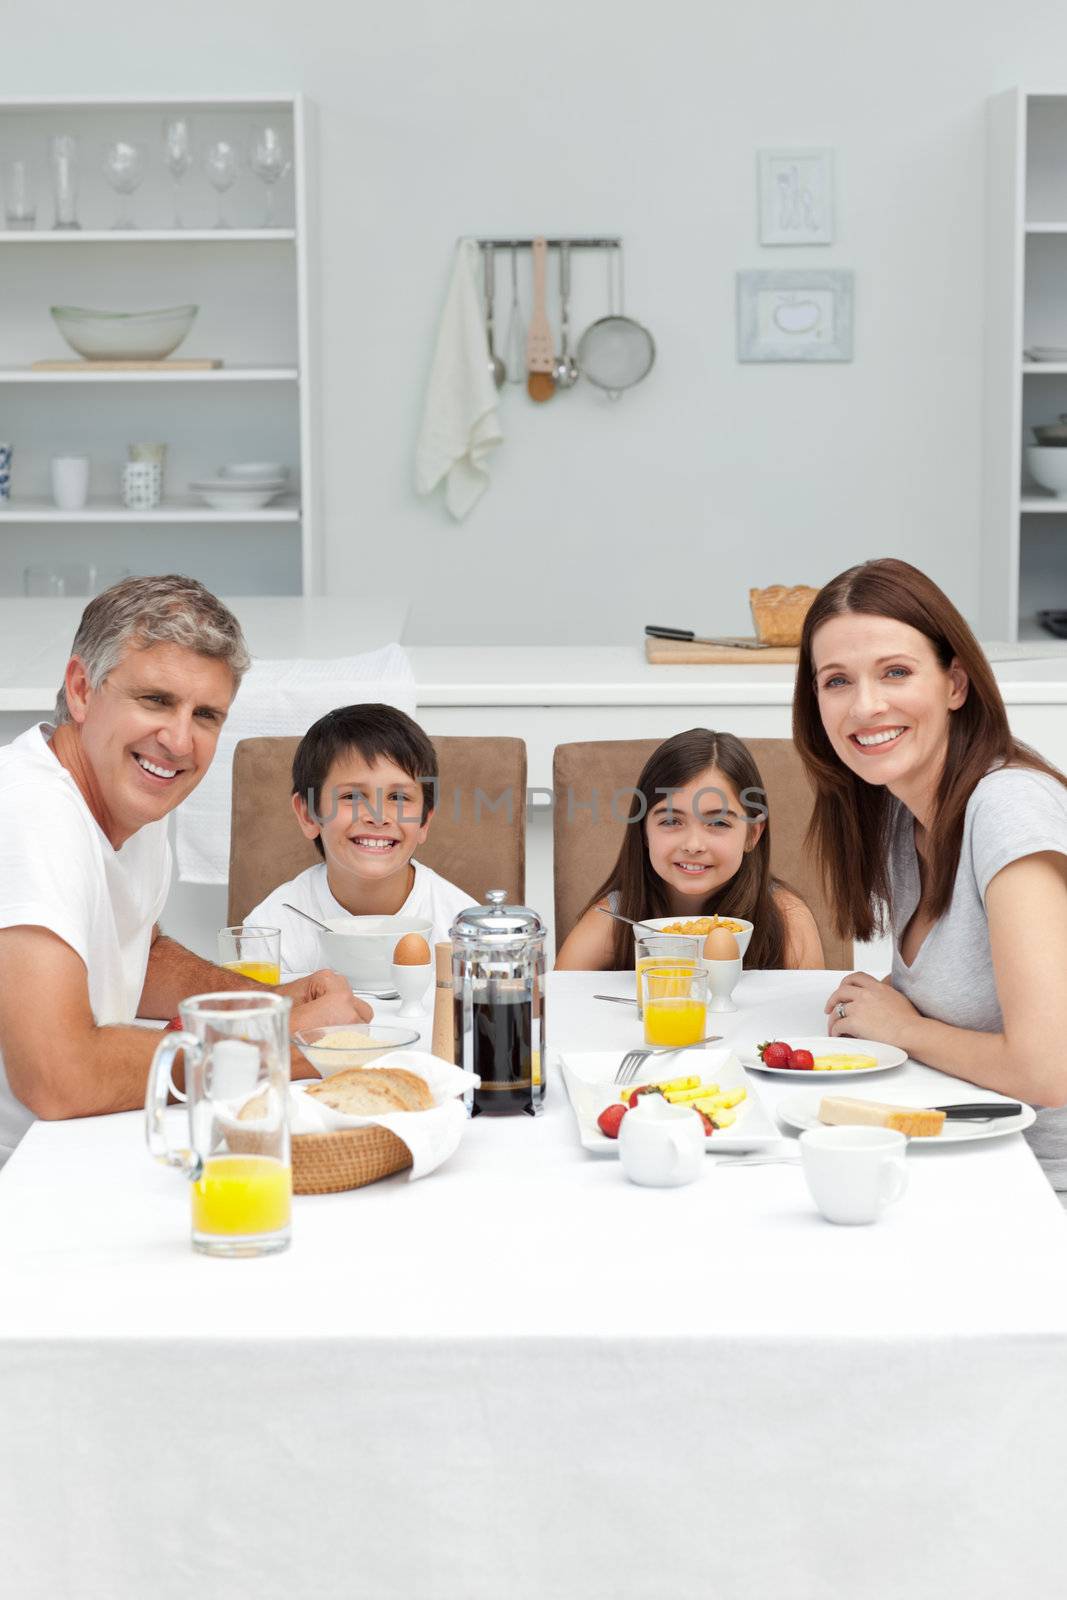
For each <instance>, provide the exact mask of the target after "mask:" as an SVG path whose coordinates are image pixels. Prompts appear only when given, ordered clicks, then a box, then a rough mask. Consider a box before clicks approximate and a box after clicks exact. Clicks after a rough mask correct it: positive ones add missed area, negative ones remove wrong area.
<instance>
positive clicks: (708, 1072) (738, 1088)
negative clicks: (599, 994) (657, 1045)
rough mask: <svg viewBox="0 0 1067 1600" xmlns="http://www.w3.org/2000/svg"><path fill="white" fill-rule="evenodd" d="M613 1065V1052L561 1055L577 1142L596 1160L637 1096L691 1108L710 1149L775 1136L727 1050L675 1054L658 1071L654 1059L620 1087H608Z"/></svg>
mask: <svg viewBox="0 0 1067 1600" xmlns="http://www.w3.org/2000/svg"><path fill="white" fill-rule="evenodd" d="M619 1060H620V1053H619V1051H618V1050H586V1051H573V1052H568V1053H566V1054H564V1055H562V1056H561V1061H562V1066H563V1079H564V1082H565V1083H566V1085H567V1093H568V1095H569V1096H570V1101H571V1105H572V1106H573V1107H574V1114H575V1116H576V1117H577V1119H578V1136H579V1138H580V1139H581V1142H582V1145H583V1146H584V1148H585V1149H586V1150H591V1151H592V1152H593V1153H594V1154H595V1155H611V1154H612V1153H614V1152H615V1151H617V1150H618V1139H619V1127H620V1125H621V1124H622V1121H623V1118H624V1117H625V1116H626V1114H627V1112H628V1111H629V1110H630V1109H631V1108H632V1106H633V1105H634V1104H636V1102H637V1099H638V1098H639V1097H640V1096H641V1095H643V1094H662V1095H663V1097H664V1099H666V1100H670V1101H671V1102H672V1104H674V1105H688V1106H691V1107H692V1110H693V1115H694V1116H699V1117H700V1119H701V1121H702V1123H703V1125H704V1134H705V1138H706V1142H707V1147H708V1149H709V1150H711V1149H714V1150H721V1151H723V1152H724V1153H726V1152H729V1151H738V1150H760V1149H763V1148H764V1147H765V1146H767V1145H770V1144H776V1143H777V1142H778V1140H779V1139H780V1138H781V1134H780V1133H779V1131H778V1129H777V1128H776V1126H775V1124H774V1122H773V1121H772V1120H771V1118H770V1117H769V1116H768V1114H767V1112H766V1111H765V1110H764V1107H763V1105H762V1103H761V1101H760V1099H759V1096H758V1094H757V1093H756V1090H755V1087H754V1085H753V1084H752V1083H750V1081H749V1079H748V1075H747V1074H746V1072H745V1069H744V1068H743V1067H742V1065H741V1063H740V1062H739V1061H738V1059H737V1057H736V1056H735V1055H734V1053H733V1051H732V1050H679V1051H677V1052H676V1053H672V1054H671V1055H670V1056H668V1057H667V1058H666V1060H661V1061H660V1062H659V1064H658V1069H657V1064H656V1062H655V1060H654V1058H653V1059H652V1060H649V1061H646V1062H645V1066H644V1069H643V1070H642V1071H641V1072H639V1074H638V1077H637V1079H636V1080H635V1082H633V1083H631V1084H626V1085H620V1084H617V1083H616V1082H615V1073H616V1072H617V1071H618V1067H619ZM668 1063H669V1067H668ZM665 1068H667V1070H664V1069H665Z"/></svg>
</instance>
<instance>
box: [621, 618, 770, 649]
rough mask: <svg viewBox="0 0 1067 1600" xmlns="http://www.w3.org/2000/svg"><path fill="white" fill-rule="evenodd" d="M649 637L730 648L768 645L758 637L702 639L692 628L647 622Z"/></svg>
mask: <svg viewBox="0 0 1067 1600" xmlns="http://www.w3.org/2000/svg"><path fill="white" fill-rule="evenodd" d="M645 634H646V636H647V637H648V638H649V639H679V640H681V642H682V643H683V644H717V645H727V646H729V648H730V649H731V650H767V649H769V648H770V647H769V646H768V645H765V644H761V643H760V641H759V639H725V638H724V639H704V638H701V637H700V636H699V635H698V634H695V633H694V632H693V630H692V628H659V627H656V626H655V625H654V624H653V623H649V624H648V626H647V627H646V628H645Z"/></svg>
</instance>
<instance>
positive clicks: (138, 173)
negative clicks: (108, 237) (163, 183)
mask: <svg viewBox="0 0 1067 1600" xmlns="http://www.w3.org/2000/svg"><path fill="white" fill-rule="evenodd" d="M104 177H105V178H106V179H107V181H108V183H109V184H110V185H111V187H112V188H113V189H114V191H115V193H116V194H117V195H118V197H119V205H118V214H117V216H116V218H115V223H114V226H115V227H116V228H132V227H133V226H134V222H133V218H132V216H131V215H130V204H129V201H130V196H131V195H132V194H133V193H134V192H135V190H137V189H139V188H140V186H141V180H142V179H143V177H144V152H143V150H142V149H141V147H140V145H137V144H131V143H130V142H129V140H128V139H116V140H115V142H114V143H113V144H109V145H108V147H107V150H106V151H105V152H104Z"/></svg>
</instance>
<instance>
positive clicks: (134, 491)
mask: <svg viewBox="0 0 1067 1600" xmlns="http://www.w3.org/2000/svg"><path fill="white" fill-rule="evenodd" d="M162 498H163V468H162V466H161V465H160V463H159V462H158V461H127V463H126V465H125V466H124V467H123V469H122V503H123V505H124V506H125V507H126V509H127V511H154V510H155V508H156V507H157V506H158V505H159V502H160V501H161V500H162Z"/></svg>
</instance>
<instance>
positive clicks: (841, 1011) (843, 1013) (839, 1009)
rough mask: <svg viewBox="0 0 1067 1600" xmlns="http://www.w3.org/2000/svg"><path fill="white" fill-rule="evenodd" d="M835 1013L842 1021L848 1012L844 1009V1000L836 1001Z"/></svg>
mask: <svg viewBox="0 0 1067 1600" xmlns="http://www.w3.org/2000/svg"><path fill="white" fill-rule="evenodd" d="M837 1014H838V1016H839V1017H840V1018H841V1021H842V1022H844V1020H845V1017H846V1016H847V1015H848V1013H847V1012H846V1010H845V1002H844V1001H843V1000H839V1001H838V1003H837Z"/></svg>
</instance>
